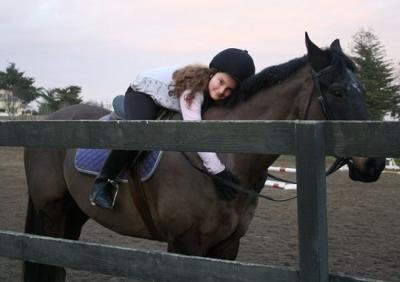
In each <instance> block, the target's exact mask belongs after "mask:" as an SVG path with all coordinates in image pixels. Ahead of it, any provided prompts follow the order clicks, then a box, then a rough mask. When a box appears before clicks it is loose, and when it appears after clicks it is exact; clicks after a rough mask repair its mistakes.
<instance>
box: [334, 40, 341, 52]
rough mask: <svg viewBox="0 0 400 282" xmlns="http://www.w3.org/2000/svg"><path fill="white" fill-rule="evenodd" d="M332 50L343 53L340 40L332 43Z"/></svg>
mask: <svg viewBox="0 0 400 282" xmlns="http://www.w3.org/2000/svg"><path fill="white" fill-rule="evenodd" d="M331 49H336V50H338V51H341V52H343V50H342V46H340V41H339V39H335V40H334V41H333V42H332V44H331Z"/></svg>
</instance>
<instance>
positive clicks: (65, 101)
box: [39, 85, 82, 114]
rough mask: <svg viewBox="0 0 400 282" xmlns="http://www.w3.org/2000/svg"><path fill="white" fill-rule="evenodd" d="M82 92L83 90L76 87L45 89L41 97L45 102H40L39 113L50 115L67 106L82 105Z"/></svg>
mask: <svg viewBox="0 0 400 282" xmlns="http://www.w3.org/2000/svg"><path fill="white" fill-rule="evenodd" d="M81 92H82V88H81V87H79V86H76V85H71V86H68V87H66V88H51V89H44V90H43V91H42V93H41V95H40V96H41V97H42V98H43V101H42V102H40V105H39V112H40V113H42V114H48V113H50V112H54V111H57V110H58V109H61V108H63V107H65V106H69V105H75V104H80V103H82V98H81V97H80V96H79V94H80V93H81Z"/></svg>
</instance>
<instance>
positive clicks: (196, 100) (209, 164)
mask: <svg viewBox="0 0 400 282" xmlns="http://www.w3.org/2000/svg"><path fill="white" fill-rule="evenodd" d="M190 93H191V92H190V90H185V91H184V92H183V93H182V95H181V96H180V97H179V102H180V106H181V111H182V117H183V119H184V120H202V118H201V107H202V105H203V101H204V96H203V93H201V92H197V93H195V95H194V97H193V99H191V101H190V102H189V101H188V100H187V97H188V95H190ZM197 154H198V155H199V157H200V159H201V160H202V161H203V165H204V167H205V168H206V169H207V171H208V172H209V173H211V174H217V173H220V172H221V171H223V170H224V169H225V166H224V165H223V164H222V163H221V161H220V160H219V158H218V156H217V154H216V153H212V152H198V153H197Z"/></svg>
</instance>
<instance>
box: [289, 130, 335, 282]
mask: <svg viewBox="0 0 400 282" xmlns="http://www.w3.org/2000/svg"><path fill="white" fill-rule="evenodd" d="M296 138H297V140H296V146H297V154H296V169H297V191H299V193H297V214H298V226H299V262H300V263H299V264H300V281H302V282H307V281H310V282H327V281H328V277H329V270H328V227H327V215H326V183H325V174H324V171H325V140H324V124H323V123H315V124H297V126H296Z"/></svg>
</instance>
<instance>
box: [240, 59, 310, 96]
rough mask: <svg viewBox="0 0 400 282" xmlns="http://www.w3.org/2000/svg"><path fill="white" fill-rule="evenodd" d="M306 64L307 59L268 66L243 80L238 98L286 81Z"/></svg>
mask: <svg viewBox="0 0 400 282" xmlns="http://www.w3.org/2000/svg"><path fill="white" fill-rule="evenodd" d="M307 63H308V57H307V56H303V57H301V58H296V59H292V60H290V61H288V62H286V63H283V64H280V65H275V66H270V67H267V68H265V69H263V70H262V71H260V72H259V73H257V74H255V75H253V76H251V77H250V78H248V79H247V80H245V81H244V82H243V83H242V85H241V86H240V89H239V91H240V96H242V95H245V96H246V97H248V96H252V95H253V94H254V93H257V92H258V91H260V90H261V89H264V88H268V87H271V86H273V85H275V84H278V83H280V82H281V81H283V80H285V79H287V78H288V77H289V76H291V75H292V74H293V73H295V72H297V71H298V70H299V69H301V68H302V67H303V66H305V65H306V64H307Z"/></svg>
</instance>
